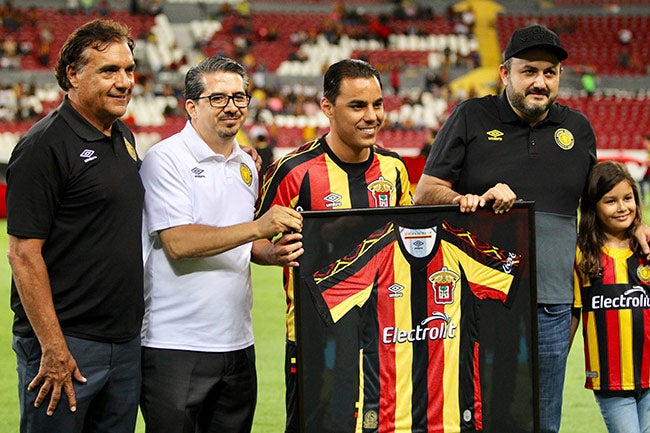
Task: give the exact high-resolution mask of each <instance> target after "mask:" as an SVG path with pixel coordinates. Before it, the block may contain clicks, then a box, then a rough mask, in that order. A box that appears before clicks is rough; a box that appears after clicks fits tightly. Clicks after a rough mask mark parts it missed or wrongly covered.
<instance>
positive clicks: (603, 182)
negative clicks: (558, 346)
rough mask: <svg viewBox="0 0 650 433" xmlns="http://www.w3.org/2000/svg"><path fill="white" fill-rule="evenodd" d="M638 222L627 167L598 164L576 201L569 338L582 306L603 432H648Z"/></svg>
mask: <svg viewBox="0 0 650 433" xmlns="http://www.w3.org/2000/svg"><path fill="white" fill-rule="evenodd" d="M641 221H642V219H641V208H640V207H639V191H638V188H637V184H636V182H635V181H634V179H633V178H632V177H631V176H630V173H629V172H628V171H627V169H626V168H625V166H624V165H622V164H619V163H616V162H611V161H606V162H601V163H599V164H596V165H595V166H594V168H593V169H592V173H591V177H590V180H589V184H588V186H587V189H586V190H585V192H584V193H583V196H582V200H581V203H580V225H579V231H578V248H577V253H576V266H575V291H574V292H575V301H574V307H575V308H574V315H573V322H572V328H571V331H572V333H571V336H572V337H573V336H574V335H575V332H576V329H577V327H578V323H579V321H580V312H582V320H583V325H582V328H583V337H584V348H585V369H586V383H585V387H586V388H588V389H591V390H593V391H594V395H595V397H596V402H597V403H598V406H599V408H600V412H601V414H602V416H603V419H604V420H605V425H606V426H607V430H608V431H609V433H623V432H625V433H650V391H648V389H649V388H650V298H649V297H648V292H649V291H650V287H649V285H650V262H649V261H648V260H646V258H645V257H644V256H643V254H642V252H641V250H640V248H639V245H638V243H637V241H636V239H635V238H634V231H635V229H636V228H637V227H638V226H639V225H640V224H641Z"/></svg>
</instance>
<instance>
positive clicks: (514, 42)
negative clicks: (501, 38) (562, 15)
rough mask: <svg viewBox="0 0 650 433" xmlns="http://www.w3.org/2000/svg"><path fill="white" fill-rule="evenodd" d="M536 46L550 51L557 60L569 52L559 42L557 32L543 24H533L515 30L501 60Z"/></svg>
mask: <svg viewBox="0 0 650 433" xmlns="http://www.w3.org/2000/svg"><path fill="white" fill-rule="evenodd" d="M538 47H539V48H547V49H548V50H550V51H552V52H553V53H555V55H556V56H557V58H558V60H559V61H563V60H564V59H566V58H567V57H569V53H567V52H566V50H565V49H564V47H563V46H562V44H561V43H560V37H559V36H558V35H557V34H555V33H554V32H553V31H551V30H549V29H547V28H546V27H544V26H540V25H537V24H535V25H532V26H528V27H524V28H521V29H517V30H515V32H514V33H513V34H512V37H511V38H510V41H508V45H507V46H506V50H505V52H504V53H503V60H504V61H506V60H508V59H509V58H510V57H514V56H516V55H517V54H519V53H521V52H522V51H525V50H527V49H529V48H538Z"/></svg>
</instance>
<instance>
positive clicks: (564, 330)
mask: <svg viewBox="0 0 650 433" xmlns="http://www.w3.org/2000/svg"><path fill="white" fill-rule="evenodd" d="M537 331H538V332H537V333H538V349H539V363H538V364H539V368H538V371H539V424H540V432H541V433H557V432H558V431H559V429H560V421H561V418H562V391H563V388H564V375H565V372H566V363H567V356H568V354H569V336H570V332H571V305H570V304H566V305H565V304H560V305H550V304H546V305H543V304H540V305H539V306H538V307H537Z"/></svg>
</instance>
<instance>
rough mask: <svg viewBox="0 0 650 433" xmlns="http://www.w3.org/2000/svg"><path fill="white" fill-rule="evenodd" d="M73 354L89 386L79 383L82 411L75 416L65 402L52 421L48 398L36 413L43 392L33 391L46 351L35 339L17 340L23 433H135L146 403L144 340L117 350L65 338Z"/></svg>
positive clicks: (63, 399)
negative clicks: (142, 394)
mask: <svg viewBox="0 0 650 433" xmlns="http://www.w3.org/2000/svg"><path fill="white" fill-rule="evenodd" d="M65 339H66V342H67V344H68V349H69V350H70V353H72V356H73V357H74V359H75V361H76V362H77V367H79V371H81V374H82V375H83V376H84V377H85V378H86V379H87V381H86V383H80V382H76V381H74V380H73V385H74V391H75V395H76V397H77V411H76V412H70V409H69V406H68V398H67V397H66V395H65V393H63V392H62V393H61V400H60V401H59V405H58V406H57V408H56V411H55V412H54V414H53V415H52V416H47V414H46V413H45V412H46V410H47V405H48V404H49V402H50V396H48V397H47V398H46V400H45V402H43V404H42V405H41V406H40V407H39V408H35V407H34V400H35V399H36V395H37V394H38V389H40V387H39V388H37V389H36V390H34V391H28V390H27V385H29V383H30V382H31V381H32V380H33V379H34V377H35V376H36V374H37V373H38V368H39V366H40V362H41V346H40V344H39V343H38V340H37V339H36V338H35V337H17V336H14V338H13V343H12V346H13V349H14V352H16V358H17V361H18V363H17V368H16V370H17V371H18V397H19V402H20V432H21V433H37V432H43V433H52V432H66V433H91V432H92V433H133V431H134V430H135V423H136V419H137V415H138V400H139V397H140V377H141V376H140V337H137V338H134V339H133V340H131V341H129V342H127V343H121V344H111V343H100V342H97V341H90V340H84V339H81V338H74V337H65Z"/></svg>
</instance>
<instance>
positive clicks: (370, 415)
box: [363, 410, 379, 429]
mask: <svg viewBox="0 0 650 433" xmlns="http://www.w3.org/2000/svg"><path fill="white" fill-rule="evenodd" d="M378 427H379V417H378V416H377V412H376V411H374V410H369V411H367V412H366V413H364V414H363V428H364V429H366V428H370V429H376V428H378Z"/></svg>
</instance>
